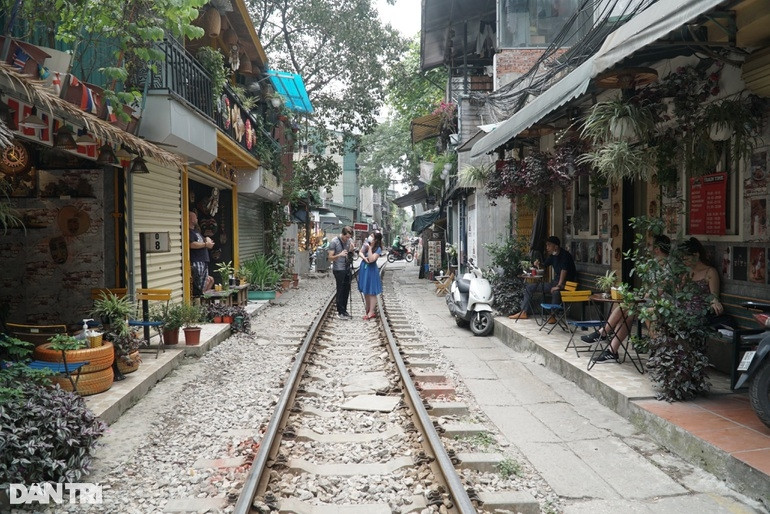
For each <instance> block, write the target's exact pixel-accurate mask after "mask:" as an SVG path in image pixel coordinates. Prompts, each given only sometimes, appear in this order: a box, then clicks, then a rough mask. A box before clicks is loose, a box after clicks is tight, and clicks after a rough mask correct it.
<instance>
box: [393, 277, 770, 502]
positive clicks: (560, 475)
mask: <svg viewBox="0 0 770 514" xmlns="http://www.w3.org/2000/svg"><path fill="white" fill-rule="evenodd" d="M393 268H396V266H393ZM395 280H396V281H397V283H399V284H400V287H401V289H402V291H403V292H405V293H406V295H407V296H408V297H409V298H410V300H411V301H412V302H413V306H414V308H415V311H416V312H417V313H418V315H419V316H420V317H421V318H422V322H423V324H424V325H425V326H426V327H427V328H428V330H429V331H430V332H431V334H432V335H433V336H434V337H435V338H436V339H437V340H438V341H439V344H440V346H441V350H442V352H443V353H444V354H445V355H446V356H447V357H448V358H449V359H450V360H452V361H453V362H454V366H455V368H456V371H457V372H458V373H459V375H460V376H461V377H462V380H463V382H464V383H465V384H466V386H467V387H468V388H469V389H470V391H471V392H472V393H473V395H474V396H475V398H476V401H477V403H478V405H479V406H480V407H481V408H482V409H483V410H484V412H485V413H486V415H487V416H488V417H489V418H490V420H491V421H492V422H493V423H494V424H495V425H497V427H499V429H500V430H501V431H502V433H503V434H505V436H506V437H507V438H508V439H509V440H510V441H511V442H512V443H513V444H515V445H516V446H517V447H519V449H520V450H521V451H522V452H523V453H524V454H525V455H526V457H527V458H528V459H529V460H530V461H531V462H532V464H533V465H534V466H535V467H536V468H537V469H538V470H539V471H540V472H541V473H542V474H543V476H544V477H545V479H546V480H547V481H548V482H549V483H550V484H551V486H552V487H553V488H554V489H555V490H556V492H557V493H558V494H559V495H560V496H562V497H564V498H568V499H574V500H573V501H571V502H570V506H569V508H568V509H567V512H570V513H573V512H574V513H577V512H592V513H594V512H630V511H633V512H675V511H681V512H696V511H702V512H709V513H712V512H753V510H752V508H751V507H754V508H756V510H757V511H767V510H768V509H770V476H768V475H769V474H770V429H768V428H767V427H765V426H764V425H762V424H761V423H760V422H759V421H758V419H757V418H756V416H754V413H753V412H752V411H751V410H750V409H749V408H748V401H747V398H746V394H745V393H733V392H730V391H729V387H728V383H729V382H728V379H727V377H725V376H724V375H721V374H718V372H714V373H713V376H712V377H711V381H712V383H713V386H714V387H713V389H712V393H711V394H710V395H709V396H708V397H705V398H702V399H698V400H696V401H693V402H684V403H682V402H680V403H673V404H669V403H666V402H659V401H656V400H655V399H654V397H655V394H654V391H653V388H652V386H651V384H650V381H649V378H648V377H647V375H642V374H640V373H639V372H638V371H636V370H635V368H634V367H633V365H632V364H631V363H630V362H629V361H626V362H625V363H623V364H615V363H611V364H601V365H596V366H594V367H593V369H592V370H591V371H587V370H586V364H587V362H588V356H587V355H586V354H581V356H580V357H577V356H576V355H575V352H574V350H572V349H570V351H569V352H566V351H565V346H566V345H567V340H568V339H569V336H568V335H567V334H566V333H564V332H563V331H561V330H560V329H557V330H555V331H554V332H553V334H551V335H548V334H546V332H545V331H539V330H538V329H539V327H538V326H537V325H536V324H535V322H534V321H532V320H526V321H525V320H522V321H519V322H517V323H516V322H514V321H513V320H509V319H507V318H502V317H499V318H496V321H495V336H497V337H486V338H484V337H482V338H479V337H474V336H473V335H472V334H471V333H470V331H469V330H467V329H461V328H458V327H457V326H456V325H455V323H454V321H453V319H452V318H451V317H450V316H449V314H448V311H447V308H446V303H445V299H444V298H441V297H437V296H436V295H435V285H434V284H432V283H429V282H427V281H425V280H418V278H417V268H416V267H415V266H406V267H404V268H403V270H400V271H399V272H398V273H397V274H396V276H395ZM576 386H577V387H576ZM605 407H609V408H610V409H612V411H614V412H615V413H617V415H615V414H614V413H612V412H611V411H609V410H607V409H606V408H605ZM659 445H660V446H662V447H664V448H665V449H668V450H671V452H673V453H675V454H677V455H678V456H680V457H682V458H684V459H685V460H686V461H688V462H690V463H692V464H695V465H696V466H698V468H702V469H703V470H706V471H708V472H710V473H711V475H710V474H708V473H704V472H703V471H702V470H701V469H698V468H694V467H691V466H687V464H685V463H684V462H682V461H681V460H680V459H678V458H676V457H674V456H673V455H671V454H669V453H667V452H665V451H661V449H660V446H659ZM726 485H727V486H729V487H730V488H732V489H734V490H735V491H738V492H741V493H743V494H745V495H746V496H748V497H749V498H752V499H754V500H756V501H757V502H761V504H760V503H756V504H754V505H753V506H751V507H749V506H748V505H747V504H746V503H751V501H749V502H746V503H740V502H737V501H735V499H734V494H733V493H732V492H731V491H730V490H729V489H728V487H726Z"/></svg>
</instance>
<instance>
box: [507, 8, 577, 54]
mask: <svg viewBox="0 0 770 514" xmlns="http://www.w3.org/2000/svg"><path fill="white" fill-rule="evenodd" d="M577 4H578V2H577V0H498V20H500V28H499V30H498V47H500V48H522V47H524V48H526V47H545V46H548V45H550V44H551V43H553V42H554V41H555V39H556V36H557V35H558V34H559V32H560V31H561V29H562V27H564V25H565V23H566V22H567V21H569V19H570V18H571V17H572V16H573V15H574V14H575V12H576V11H577V9H578V5H577ZM575 27H576V28H577V27H580V28H579V31H580V32H584V31H585V27H586V24H585V23H580V22H578V23H577V24H575ZM570 32H571V34H572V35H571V37H570V38H569V40H566V41H564V42H563V43H562V46H569V45H571V44H572V42H574V41H575V40H576V39H577V38H578V34H577V33H575V30H574V29H573V30H572V31H570Z"/></svg>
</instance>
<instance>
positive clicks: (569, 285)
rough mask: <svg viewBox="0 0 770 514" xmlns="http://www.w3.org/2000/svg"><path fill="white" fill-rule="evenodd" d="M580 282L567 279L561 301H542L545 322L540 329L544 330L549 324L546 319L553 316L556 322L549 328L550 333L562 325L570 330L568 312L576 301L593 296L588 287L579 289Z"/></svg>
mask: <svg viewBox="0 0 770 514" xmlns="http://www.w3.org/2000/svg"><path fill="white" fill-rule="evenodd" d="M577 287H578V283H577V282H570V281H567V282H565V284H564V289H563V290H562V291H561V303H541V304H540V308H541V309H542V311H543V324H542V325H541V326H540V330H543V328H545V326H546V325H547V324H548V323H546V320H548V319H549V318H550V316H553V317H554V318H555V321H556V322H555V323H554V324H553V325H552V326H551V328H550V329H548V333H549V334H550V333H551V332H553V329H554V328H556V327H557V326H560V327H561V328H562V329H564V330H565V331H569V326H568V325H567V314H568V313H569V310H570V308H571V307H572V305H573V304H575V303H581V302H587V301H588V298H589V297H590V296H591V291H589V290H588V289H586V290H583V291H578V290H577Z"/></svg>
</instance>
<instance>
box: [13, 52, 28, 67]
mask: <svg viewBox="0 0 770 514" xmlns="http://www.w3.org/2000/svg"><path fill="white" fill-rule="evenodd" d="M27 59H29V54H27V52H25V51H24V50H22V49H21V48H17V49H16V51H15V52H14V53H13V63H12V65H13V67H14V68H16V69H17V70H19V71H24V66H26V65H27Z"/></svg>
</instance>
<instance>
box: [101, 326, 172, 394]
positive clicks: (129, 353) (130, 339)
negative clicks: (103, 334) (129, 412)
mask: <svg viewBox="0 0 770 514" xmlns="http://www.w3.org/2000/svg"><path fill="white" fill-rule="evenodd" d="M110 338H111V340H112V343H113V344H114V345H115V365H114V367H113V371H114V372H115V380H123V379H124V378H125V377H124V376H123V375H124V374H126V373H133V372H134V371H136V370H137V369H139V363H140V362H142V357H141V356H140V355H139V347H140V346H142V345H143V344H145V340H144V339H143V338H141V337H139V336H138V335H137V331H134V330H131V329H130V328H129V327H128V324H125V323H124V324H123V325H122V326H121V329H120V330H118V331H116V332H113V333H112V334H111V335H110ZM177 338H178V336H177ZM163 342H164V343H166V339H165V337H164V339H163ZM166 344H169V343H166Z"/></svg>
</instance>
